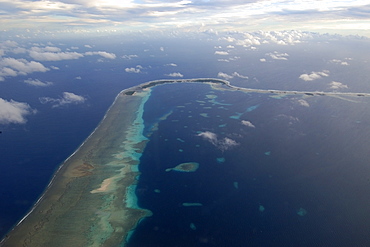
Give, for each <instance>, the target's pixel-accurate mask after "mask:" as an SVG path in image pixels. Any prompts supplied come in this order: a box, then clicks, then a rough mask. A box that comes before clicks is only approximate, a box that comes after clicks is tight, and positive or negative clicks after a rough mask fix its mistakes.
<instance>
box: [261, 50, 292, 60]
mask: <svg viewBox="0 0 370 247" xmlns="http://www.w3.org/2000/svg"><path fill="white" fill-rule="evenodd" d="M266 55H267V56H270V57H271V58H272V59H275V60H288V58H287V57H289V54H288V53H279V52H277V51H274V52H273V53H272V52H270V53H266Z"/></svg>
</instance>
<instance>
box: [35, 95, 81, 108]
mask: <svg viewBox="0 0 370 247" xmlns="http://www.w3.org/2000/svg"><path fill="white" fill-rule="evenodd" d="M39 100H40V102H41V104H47V103H51V104H53V105H52V107H53V108H55V107H59V106H63V105H68V104H82V103H84V102H85V101H86V98H84V97H83V96H80V95H77V94H74V93H70V92H63V95H62V97H60V98H50V97H40V98H39Z"/></svg>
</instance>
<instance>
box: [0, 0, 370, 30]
mask: <svg viewBox="0 0 370 247" xmlns="http://www.w3.org/2000/svg"><path fill="white" fill-rule="evenodd" d="M0 7H1V9H2V11H1V14H2V19H1V21H0V23H1V26H2V29H1V31H3V32H11V33H12V32H14V33H18V34H19V35H27V34H29V33H34V34H42V33H45V34H49V35H50V34H52V35H56V34H58V33H61V34H68V33H75V34H84V33H85V34H86V33H95V34H99V33H105V34H109V33H116V32H118V33H122V32H150V31H155V32H171V31H173V30H176V31H180V32H189V31H191V32H202V31H206V30H213V31H216V32H225V31H226V32H227V31H240V32H253V31H258V30H262V31H283V30H303V31H309V32H320V33H330V34H343V35H360V36H367V37H370V29H369V26H370V14H369V12H370V5H369V3H368V2H367V1H364V0H355V1H348V0H345V1H343V0H342V1H318V0H308V1H298V0H295V1H283V0H250V1H226V0H217V1H209V0H179V1H176V0H171V1H170V0H167V1H166V0H165V1H160V0H126V1H115V0H95V1H83V0H68V1H67V0H59V1H25V0H16V1H10V0H2V1H1V2H0Z"/></svg>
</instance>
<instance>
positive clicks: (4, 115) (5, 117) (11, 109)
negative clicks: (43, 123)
mask: <svg viewBox="0 0 370 247" xmlns="http://www.w3.org/2000/svg"><path fill="white" fill-rule="evenodd" d="M34 113H36V110H34V109H32V108H31V107H30V106H29V105H28V104H27V103H23V102H17V101H14V100H10V101H7V100H4V99H2V98H0V124H10V123H16V124H22V123H26V122H27V120H26V118H25V117H26V116H27V115H29V114H34Z"/></svg>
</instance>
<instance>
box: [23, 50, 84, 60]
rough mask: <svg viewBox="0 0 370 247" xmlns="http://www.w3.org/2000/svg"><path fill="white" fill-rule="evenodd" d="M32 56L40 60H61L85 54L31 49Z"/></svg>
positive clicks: (76, 57) (77, 57)
mask: <svg viewBox="0 0 370 247" xmlns="http://www.w3.org/2000/svg"><path fill="white" fill-rule="evenodd" d="M29 54H30V56H31V57H32V58H33V59H35V60H38V61H60V60H72V59H79V58H81V57H83V56H84V55H83V54H81V53H77V52H39V51H30V52H29Z"/></svg>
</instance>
